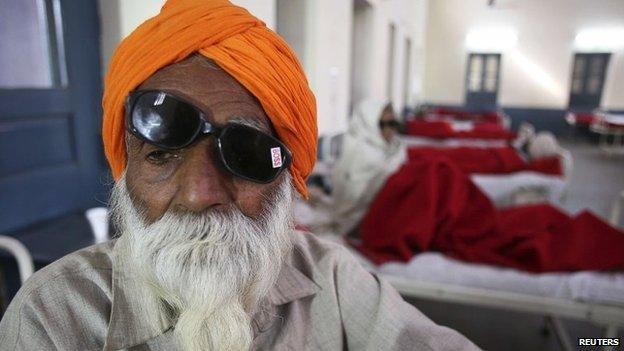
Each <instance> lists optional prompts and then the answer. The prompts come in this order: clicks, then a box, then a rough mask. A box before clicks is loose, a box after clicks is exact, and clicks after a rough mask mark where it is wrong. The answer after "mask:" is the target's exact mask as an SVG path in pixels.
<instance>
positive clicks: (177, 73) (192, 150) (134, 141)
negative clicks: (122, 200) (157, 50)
mask: <svg viewBox="0 0 624 351" xmlns="http://www.w3.org/2000/svg"><path fill="white" fill-rule="evenodd" d="M138 89H140V90H143V89H157V90H163V91H167V92H169V93H172V94H174V95H176V96H179V97H180V98H183V99H184V100H186V101H188V102H190V103H191V104H193V105H195V106H196V107H198V108H199V109H201V110H202V112H203V113H204V115H205V116H207V117H206V118H207V119H208V122H209V123H211V124H215V125H217V126H223V125H225V124H226V123H227V122H228V121H230V120H232V119H236V120H237V121H239V122H240V121H242V123H244V124H247V125H250V126H252V127H255V128H257V129H259V130H261V131H263V132H265V133H268V134H271V135H273V132H272V131H271V126H270V122H269V119H268V117H267V115H266V113H265V112H264V109H263V108H262V106H261V105H260V103H259V102H258V101H257V100H256V98H255V97H254V96H253V95H252V94H251V93H250V92H249V91H247V89H245V88H244V87H243V86H242V85H241V84H240V83H239V82H238V81H236V79H234V78H233V77H232V76H230V75H229V74H228V73H226V72H225V71H224V70H222V69H221V68H219V67H218V66H217V65H216V64H214V63H213V62H212V61H210V60H208V59H206V58H204V57H202V56H199V55H194V56H191V57H189V58H188V59H186V60H184V61H181V62H178V63H176V64H173V65H170V66H167V67H165V68H163V69H161V70H159V71H158V72H156V73H155V74H154V75H152V76H151V77H149V78H148V79H147V80H146V81H145V82H143V84H141V86H139V87H138ZM126 139H127V153H128V164H127V169H126V182H127V186H128V190H129V192H130V195H131V197H132V200H133V202H134V203H135V205H138V207H139V208H142V209H144V210H145V211H146V213H145V216H146V218H145V220H146V221H147V222H148V223H153V222H155V221H157V220H158V219H160V218H161V217H162V216H163V215H164V214H165V213H166V212H167V211H169V210H171V211H173V212H180V213H186V212H197V213H201V212H204V211H206V210H225V209H227V208H228V207H229V206H236V207H237V208H238V209H240V211H241V212H242V213H243V214H244V215H246V216H248V217H251V218H256V217H257V216H258V215H260V213H261V212H262V209H263V206H264V205H265V202H266V201H265V200H266V199H267V198H268V197H270V195H271V194H272V193H273V192H274V191H275V189H276V187H277V184H279V183H280V181H281V180H282V178H283V176H284V173H282V174H281V175H280V176H279V177H278V178H277V179H275V180H274V181H273V182H271V183H268V184H259V183H254V182H251V181H248V180H244V179H241V178H238V177H235V176H233V175H232V174H230V173H229V172H228V171H227V170H225V169H224V168H223V166H222V165H221V163H220V160H219V159H218V158H217V157H215V153H214V143H215V138H214V137H213V136H208V137H204V138H202V139H199V140H198V141H197V142H195V143H193V144H191V145H190V146H189V147H187V148H184V149H181V150H176V151H166V150H162V149H159V148H158V147H156V146H153V145H150V144H149V143H145V142H143V141H141V140H140V139H138V138H136V137H135V136H133V135H132V134H130V133H126Z"/></svg>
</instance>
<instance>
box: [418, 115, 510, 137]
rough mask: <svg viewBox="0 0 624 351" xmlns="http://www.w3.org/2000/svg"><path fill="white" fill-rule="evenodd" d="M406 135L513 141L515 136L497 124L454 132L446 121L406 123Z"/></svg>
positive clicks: (487, 124) (477, 125)
mask: <svg viewBox="0 0 624 351" xmlns="http://www.w3.org/2000/svg"><path fill="white" fill-rule="evenodd" d="M407 134H409V135H413V136H422V137H427V138H436V139H445V138H470V139H500V140H513V139H515V138H516V134H515V133H514V132H511V131H509V130H507V129H505V128H504V127H503V126H501V125H500V124H498V123H492V122H484V123H474V126H473V129H472V130H465V131H464V130H454V129H453V127H452V125H451V123H449V122H447V121H425V120H422V119H413V120H411V121H409V122H407Z"/></svg>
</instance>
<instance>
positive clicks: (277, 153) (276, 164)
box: [271, 147, 282, 168]
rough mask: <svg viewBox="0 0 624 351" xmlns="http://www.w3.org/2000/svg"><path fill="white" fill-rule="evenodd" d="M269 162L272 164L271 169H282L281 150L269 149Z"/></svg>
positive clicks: (277, 148) (276, 148)
mask: <svg viewBox="0 0 624 351" xmlns="http://www.w3.org/2000/svg"><path fill="white" fill-rule="evenodd" d="M271 162H272V163H273V168H280V167H282V150H281V149H280V148H279V147H272V148H271Z"/></svg>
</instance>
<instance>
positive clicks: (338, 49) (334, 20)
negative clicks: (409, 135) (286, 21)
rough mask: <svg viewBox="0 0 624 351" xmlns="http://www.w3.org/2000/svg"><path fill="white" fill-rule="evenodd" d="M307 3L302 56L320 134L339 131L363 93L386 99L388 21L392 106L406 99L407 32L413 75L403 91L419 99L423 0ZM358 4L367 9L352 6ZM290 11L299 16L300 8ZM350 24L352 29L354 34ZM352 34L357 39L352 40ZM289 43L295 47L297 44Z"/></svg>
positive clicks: (352, 0) (303, 22) (321, 0)
mask: <svg viewBox="0 0 624 351" xmlns="http://www.w3.org/2000/svg"><path fill="white" fill-rule="evenodd" d="M354 1H355V4H356V5H357V6H356V7H355V9H356V11H354ZM278 3H279V2H278ZM306 4H307V7H306V9H305V11H304V16H305V17H304V18H301V19H300V20H299V23H302V25H304V26H305V33H306V34H305V35H304V36H303V37H304V40H305V43H304V45H303V46H304V47H305V50H304V51H305V53H304V55H303V58H302V61H303V62H304V67H305V70H306V74H307V75H308V78H309V80H310V84H311V86H312V89H313V90H314V93H315V95H316V99H317V106H318V123H319V134H335V133H339V132H344V131H345V130H346V129H347V126H348V121H349V115H350V113H351V104H352V103H354V104H355V103H357V101H359V100H360V99H362V98H375V99H387V98H388V96H387V94H386V82H387V80H388V79H389V77H388V71H387V66H388V62H387V60H388V56H389V55H388V48H389V47H390V44H389V42H388V28H389V24H390V23H391V22H392V23H394V24H395V26H396V42H395V45H394V47H395V50H396V51H395V54H394V58H395V70H394V79H393V83H394V84H393V85H394V87H393V96H392V97H391V98H392V101H393V103H394V104H395V106H396V107H397V109H401V108H402V106H403V105H404V103H405V102H404V101H403V96H404V95H405V94H404V92H403V87H404V84H405V83H404V79H405V77H406V75H407V73H406V72H404V70H405V63H404V58H405V56H404V50H405V38H406V37H410V38H411V40H412V55H411V60H412V64H411V66H412V69H411V71H412V78H411V80H410V82H411V84H410V85H411V86H410V93H408V94H407V95H408V96H409V97H410V99H411V100H412V102H414V101H416V100H419V99H420V97H419V93H420V91H421V89H420V84H421V82H422V68H420V67H423V56H422V53H423V51H424V50H423V47H424V29H425V21H424V19H425V12H426V6H427V0H383V1H382V0H341V1H335V0H333V1H332V0H315V1H306ZM362 6H364V7H366V8H367V9H366V10H364V11H357V9H359V8H361V7H362ZM278 12H280V13H281V9H280V10H278ZM354 12H355V13H354ZM292 16H293V17H295V16H301V11H300V9H299V10H298V11H297V13H294V12H293V13H292ZM354 27H355V28H356V30H357V33H353V30H354ZM278 29H279V25H278ZM284 34H285V35H286V36H288V33H284ZM353 39H355V40H356V41H357V42H356V43H352V40H353ZM291 45H293V46H295V47H297V46H298V45H299V43H296V42H294V43H293V42H291ZM352 50H355V53H353V54H352ZM418 65H420V67H418ZM419 75H420V76H419Z"/></svg>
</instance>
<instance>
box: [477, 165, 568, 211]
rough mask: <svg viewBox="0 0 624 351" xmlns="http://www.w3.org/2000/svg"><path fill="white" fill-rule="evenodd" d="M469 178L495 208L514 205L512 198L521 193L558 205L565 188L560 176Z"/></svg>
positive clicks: (532, 174) (526, 173)
mask: <svg viewBox="0 0 624 351" xmlns="http://www.w3.org/2000/svg"><path fill="white" fill-rule="evenodd" d="M470 178H471V179H472V181H473V182H474V183H475V185H477V186H478V187H479V188H480V189H481V190H482V191H483V192H484V193H485V194H486V195H487V196H488V197H489V198H490V199H491V200H492V201H493V202H494V203H495V204H496V205H497V206H505V205H509V204H514V203H516V202H517V200H518V199H517V198H514V197H516V196H518V195H520V193H521V192H523V191H526V192H532V193H533V194H534V195H537V196H539V197H540V199H541V200H544V201H547V202H549V203H553V204H555V203H559V202H560V200H561V198H562V197H563V193H564V191H565V189H566V186H567V182H566V180H564V178H562V177H560V176H553V175H547V174H543V173H538V172H532V171H522V172H515V173H510V174H493V175H492V174H473V175H471V176H470Z"/></svg>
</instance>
